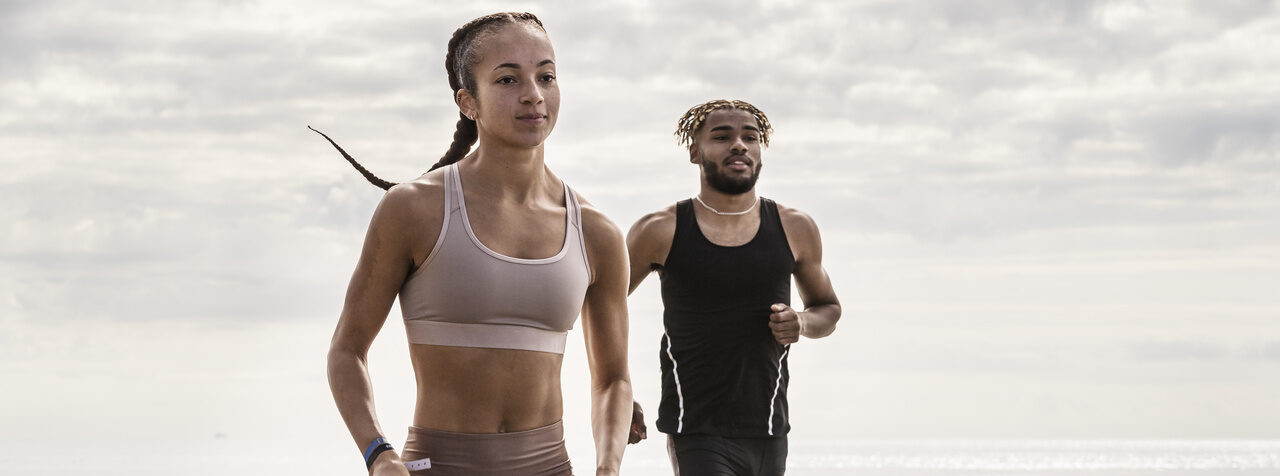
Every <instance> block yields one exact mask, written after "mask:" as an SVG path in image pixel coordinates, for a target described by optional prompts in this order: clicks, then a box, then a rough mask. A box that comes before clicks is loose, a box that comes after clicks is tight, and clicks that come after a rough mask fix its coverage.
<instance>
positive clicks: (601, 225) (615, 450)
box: [582, 206, 632, 476]
mask: <svg viewBox="0 0 1280 476" xmlns="http://www.w3.org/2000/svg"><path fill="white" fill-rule="evenodd" d="M582 221H583V232H584V235H585V237H586V241H587V256H588V259H589V260H590V261H591V275H592V282H591V286H590V287H589V288H587V296H586V300H585V302H584V303H583V306H582V333H583V335H584V336H585V338H586V344H587V363H588V365H590V367H591V430H592V436H594V437H595V440H596V475H597V476H599V475H611V474H618V471H619V468H620V467H621V465H622V453H623V450H625V449H626V446H627V432H628V430H629V428H630V426H631V410H632V403H631V375H630V372H629V370H628V369H627V282H628V278H629V276H628V268H627V247H626V244H625V243H624V242H623V239H622V232H621V231H620V230H618V227H617V226H616V225H614V224H613V222H611V221H609V219H608V218H606V217H605V216H604V215H603V214H602V213H600V212H599V211H597V210H596V209H595V208H593V207H590V206H584V207H583V211H582Z"/></svg>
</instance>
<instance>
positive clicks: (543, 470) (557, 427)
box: [400, 421, 573, 476]
mask: <svg viewBox="0 0 1280 476" xmlns="http://www.w3.org/2000/svg"><path fill="white" fill-rule="evenodd" d="M400 457H401V459H403V460H404V461H405V462H406V463H408V462H411V461H418V460H421V459H424V458H430V459H431V469H424V470H419V471H411V472H410V474H411V475H413V476H454V475H492V476H506V475H511V476H517V475H519V476H524V475H546V476H565V475H572V474H573V469H572V468H571V467H570V465H569V452H568V451H566V450H565V447H564V426H563V425H562V424H561V422H558V421H557V422H555V423H552V424H550V425H547V426H544V427H541V428H534V429H532V430H525V431H517V432H511V433H455V432H451V431H440V430H432V429H429V428H419V427H416V426H411V427H409V437H408V438H407V439H405V443H404V450H403V451H401V454H400Z"/></svg>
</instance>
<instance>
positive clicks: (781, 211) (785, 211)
mask: <svg viewBox="0 0 1280 476" xmlns="http://www.w3.org/2000/svg"><path fill="white" fill-rule="evenodd" d="M774 204H776V205H777V206H778V219H779V220H780V221H781V222H782V229H783V230H785V231H786V233H787V237H788V239H789V241H791V242H792V244H793V245H800V246H805V247H808V246H815V245H816V246H819V247H820V246H821V243H822V238H821V237H820V236H819V234H818V223H817V222H816V221H814V220H813V217H811V216H809V214H808V213H805V212H802V211H800V210H799V209H797V208H792V207H788V206H786V205H783V204H781V203H778V202H774Z"/></svg>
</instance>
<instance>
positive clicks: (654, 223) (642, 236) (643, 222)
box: [627, 205, 676, 248]
mask: <svg viewBox="0 0 1280 476" xmlns="http://www.w3.org/2000/svg"><path fill="white" fill-rule="evenodd" d="M675 233H676V206H675V205H671V206H668V207H666V208H663V209H661V210H658V211H655V212H650V213H646V214H645V215H644V216H642V217H640V219H639V220H636V222H635V224H633V225H631V230H630V231H628V232H627V246H630V247H633V248H635V247H650V246H655V245H661V244H662V243H664V242H670V241H671V238H672V237H673V236H675Z"/></svg>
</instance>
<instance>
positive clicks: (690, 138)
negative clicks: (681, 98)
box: [675, 99, 773, 149]
mask: <svg viewBox="0 0 1280 476" xmlns="http://www.w3.org/2000/svg"><path fill="white" fill-rule="evenodd" d="M720 109H740V110H743V111H747V112H749V113H751V115H752V116H755V118H756V123H757V124H759V125H760V142H761V143H763V144H764V145H765V147H768V146H769V133H770V132H773V126H771V125H769V117H768V116H765V115H764V113H763V112H761V111H760V110H759V109H756V107H755V106H752V105H751V104H749V103H747V102H746V101H738V100H736V99H717V100H715V101H707V102H704V103H702V104H699V105H697V106H693V108H692V109H689V112H686V113H684V116H683V117H681V118H680V120H679V121H677V122H676V134H675V135H676V140H677V141H678V142H679V144H680V145H683V146H687V147H689V148H690V149H692V148H693V143H694V139H695V136H696V135H697V134H698V129H701V128H702V124H703V123H705V122H707V116H710V115H711V112H712V111H716V110H720Z"/></svg>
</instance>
